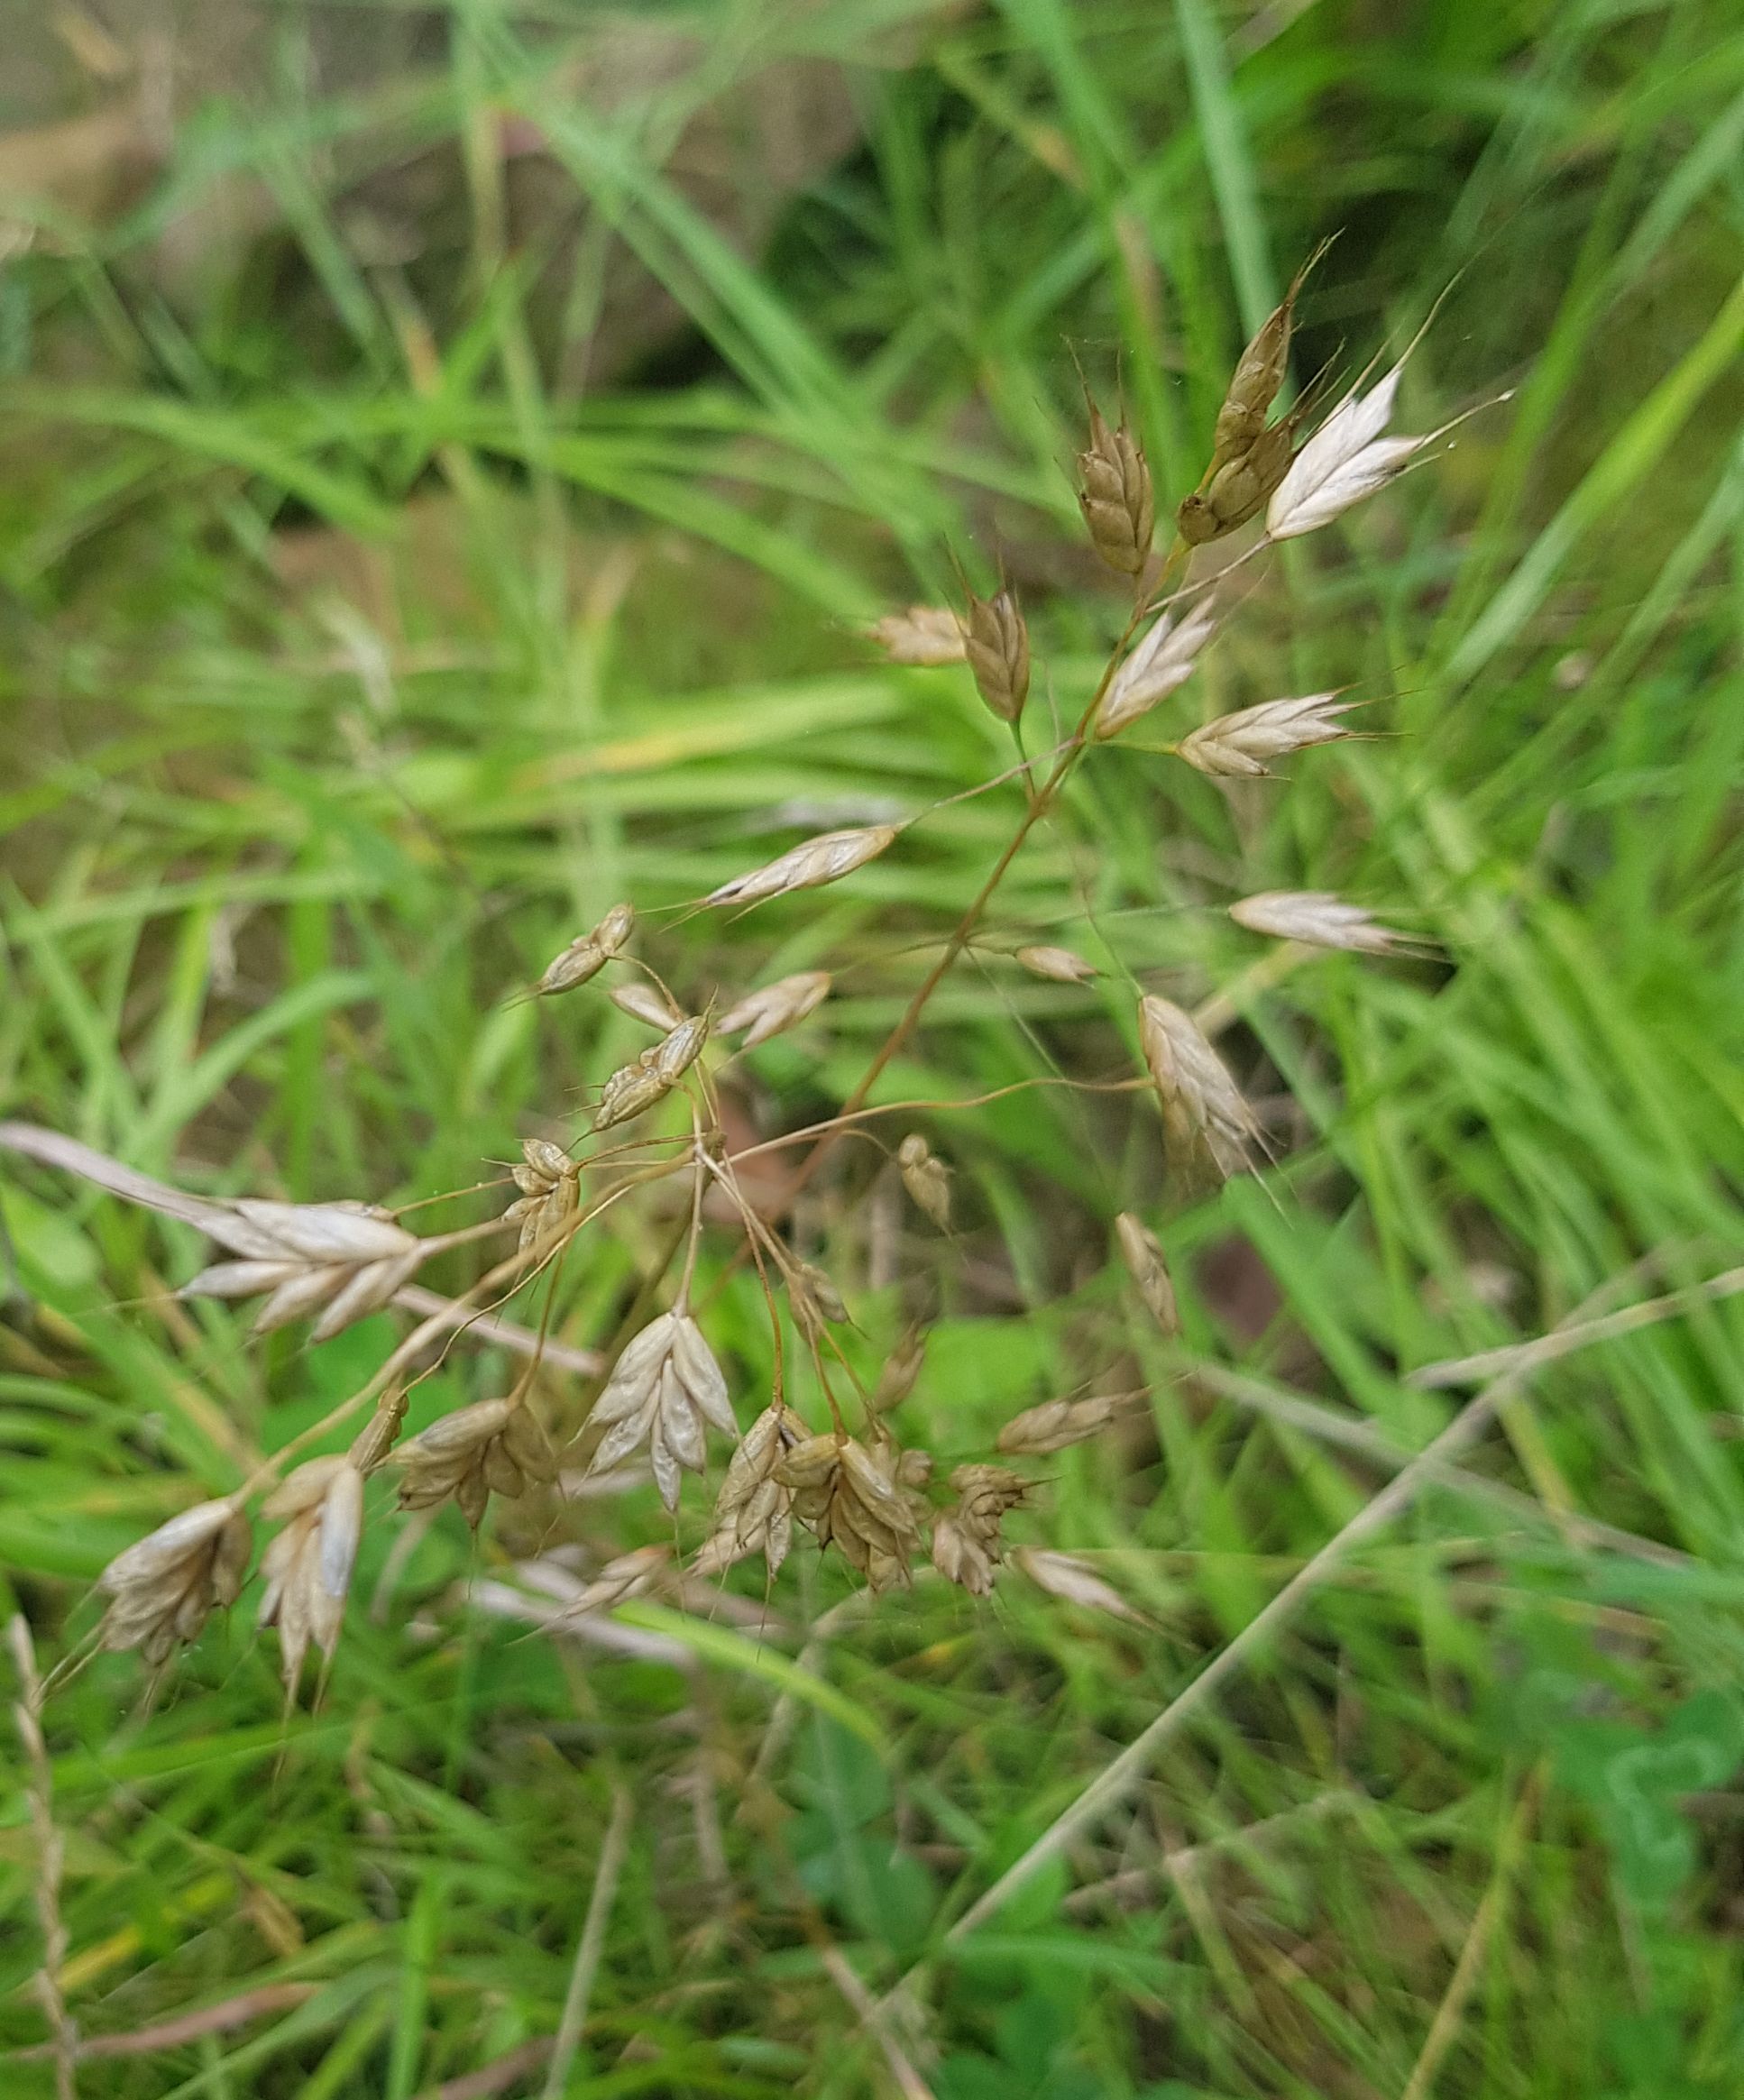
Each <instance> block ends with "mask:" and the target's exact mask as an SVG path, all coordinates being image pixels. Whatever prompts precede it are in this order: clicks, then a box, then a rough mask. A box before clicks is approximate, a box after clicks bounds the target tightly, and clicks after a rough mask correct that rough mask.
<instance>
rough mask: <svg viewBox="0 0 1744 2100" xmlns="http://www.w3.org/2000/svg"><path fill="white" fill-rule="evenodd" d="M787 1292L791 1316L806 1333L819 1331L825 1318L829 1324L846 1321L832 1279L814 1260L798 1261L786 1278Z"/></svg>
mask: <svg viewBox="0 0 1744 2100" xmlns="http://www.w3.org/2000/svg"><path fill="white" fill-rule="evenodd" d="M787 1295H788V1297H789V1298H791V1299H792V1301H793V1307H794V1318H795V1319H796V1320H797V1321H798V1322H799V1325H800V1326H801V1328H802V1329H803V1331H804V1332H805V1333H806V1334H818V1333H819V1332H820V1331H821V1329H822V1325H823V1324H824V1322H825V1321H828V1322H829V1324H830V1325H831V1326H835V1327H840V1326H843V1325H847V1324H848V1306H847V1303H846V1301H845V1300H844V1298H842V1295H841V1293H840V1291H839V1290H838V1289H837V1288H836V1286H835V1283H834V1281H833V1279H831V1277H830V1275H829V1274H828V1273H827V1272H826V1271H825V1270H822V1269H820V1268H819V1267H818V1265H817V1263H816V1262H815V1261H798V1262H795V1263H794V1270H793V1273H792V1274H791V1275H790V1276H789V1278H788V1279H787Z"/></svg>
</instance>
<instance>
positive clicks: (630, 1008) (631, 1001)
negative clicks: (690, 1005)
mask: <svg viewBox="0 0 1744 2100" xmlns="http://www.w3.org/2000/svg"><path fill="white" fill-rule="evenodd" d="M606 996H607V997H608V998H609V999H610V1001H611V1004H613V1005H614V1006H615V1007H617V1009H618V1011H619V1012H620V1013H628V1014H629V1017H630V1019H631V1020H632V1021H641V1022H646V1023H647V1026H648V1027H650V1028H658V1029H662V1030H664V1029H668V1028H673V1027H675V1026H676V1025H677V1023H678V1022H681V1021H682V1020H683V1019H684V1015H683V1014H682V1013H680V1012H679V1011H678V1009H677V1007H676V1006H675V1005H674V1004H673V1003H672V1001H671V1000H670V999H669V998H667V996H666V995H665V993H664V992H663V991H661V990H660V989H659V987H658V986H655V985H646V984H629V985H614V986H612V988H611V990H610V992H608V993H607V995H606Z"/></svg>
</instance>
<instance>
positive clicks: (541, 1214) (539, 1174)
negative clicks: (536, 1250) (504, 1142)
mask: <svg viewBox="0 0 1744 2100" xmlns="http://www.w3.org/2000/svg"><path fill="white" fill-rule="evenodd" d="M515 1186H516V1188H519V1190H520V1195H519V1197H518V1198H517V1199H516V1201H515V1202H513V1203H511V1204H510V1205H509V1208H508V1209H507V1210H506V1211H504V1212H503V1214H502V1215H503V1218H504V1220H505V1222H513V1223H518V1224H519V1226H520V1242H519V1244H520V1247H521V1249H522V1250H523V1252H524V1251H525V1250H526V1249H527V1248H528V1247H530V1246H532V1245H533V1243H535V1242H536V1241H537V1240H543V1239H545V1238H546V1237H547V1236H548V1235H549V1234H551V1233H555V1232H556V1231H557V1229H558V1228H559V1227H560V1226H561V1225H562V1224H563V1222H564V1220H565V1218H568V1217H573V1216H574V1214H575V1212H576V1211H577V1210H578V1209H579V1208H580V1206H581V1199H582V1190H581V1169H580V1168H579V1167H578V1166H577V1165H576V1163H575V1161H574V1160H572V1159H571V1158H570V1157H569V1154H568V1153H567V1152H565V1151H564V1149H563V1147H562V1146H561V1145H554V1144H553V1143H552V1142H550V1140H549V1139H548V1138H528V1140H527V1142H526V1143H525V1144H523V1145H522V1147H521V1164H520V1165H519V1167H517V1168H516V1169H515Z"/></svg>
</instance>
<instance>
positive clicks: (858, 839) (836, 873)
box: [702, 824, 897, 904]
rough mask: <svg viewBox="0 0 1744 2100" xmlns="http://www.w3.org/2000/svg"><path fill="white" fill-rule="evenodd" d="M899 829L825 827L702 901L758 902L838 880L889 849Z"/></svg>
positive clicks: (881, 826)
mask: <svg viewBox="0 0 1744 2100" xmlns="http://www.w3.org/2000/svg"><path fill="white" fill-rule="evenodd" d="M896 830H897V828H896V826H895V824H867V825H866V826H864V827H863V828H862V829H860V830H856V831H825V832H823V833H822V835H821V836H820V837H818V838H816V839H806V840H805V842H804V844H803V845H801V846H795V847H794V848H792V850H791V851H789V852H786V853H783V854H780V855H778V856H777V857H776V859H774V860H771V861H768V862H766V864H765V865H764V866H763V867H754V868H752V869H751V870H750V872H749V873H748V874H747V875H736V876H734V877H733V879H732V880H731V882H725V883H722V884H721V886H720V888H719V889H716V890H711V891H710V892H709V894H708V895H707V896H706V897H704V898H703V900H702V902H703V903H705V904H757V903H762V902H763V900H764V899H765V898H766V897H785V895H786V894H788V893H789V891H791V890H812V889H817V888H818V887H819V886H820V885H822V884H824V883H832V882H838V881H840V878H841V877H842V876H845V875H851V874H852V873H853V872H854V870H855V869H856V868H857V867H864V866H865V865H866V863H867V861H868V860H876V859H877V857H878V855H879V854H881V853H883V852H885V851H886V850H887V848H889V847H890V846H891V845H892V844H894V842H895V838H896Z"/></svg>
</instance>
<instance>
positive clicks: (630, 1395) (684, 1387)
mask: <svg viewBox="0 0 1744 2100" xmlns="http://www.w3.org/2000/svg"><path fill="white" fill-rule="evenodd" d="M588 1421H589V1425H590V1426H592V1427H594V1428H598V1429H603V1430H604V1431H605V1435H603V1436H602V1437H601V1440H600V1443H599V1444H598V1446H597V1448H596V1449H595V1451H594V1453H593V1456H592V1460H591V1461H590V1462H589V1464H588V1469H587V1470H588V1472H590V1473H600V1472H607V1471H608V1470H609V1469H610V1467H612V1466H614V1465H620V1464H621V1463H623V1461H624V1460H625V1459H627V1458H628V1457H629V1455H630V1453H632V1452H633V1451H637V1450H639V1449H640V1448H641V1447H642V1446H643V1445H646V1446H647V1453H648V1466H649V1470H650V1471H651V1472H652V1473H653V1475H654V1484H655V1486H656V1488H658V1490H660V1499H661V1500H662V1501H663V1502H664V1503H665V1506H666V1508H667V1509H676V1508H677V1506H678V1488H679V1480H680V1475H681V1472H697V1473H700V1472H702V1467H703V1463H704V1450H703V1446H704V1440H705V1436H706V1430H707V1426H712V1427H714V1428H716V1429H718V1430H720V1431H721V1434H722V1435H726V1436H730V1437H734V1438H737V1436H738V1435H739V1424H738V1422H737V1421H736V1420H735V1419H734V1416H733V1410H732V1402H731V1400H730V1398H729V1397H728V1392H727V1381H726V1380H725V1378H724V1377H723V1376H722V1375H721V1366H720V1365H719V1364H718V1363H717V1362H715V1360H714V1355H713V1353H712V1351H711V1349H710V1347H709V1345H708V1343H706V1342H705V1341H704V1340H703V1339H702V1329H701V1328H700V1327H698V1325H697V1324H696V1322H695V1321H694V1320H693V1319H692V1318H691V1316H690V1315H689V1314H688V1313H684V1312H676V1311H675V1312H668V1313H662V1314H660V1315H659V1316H658V1317H657V1318H656V1319H654V1320H651V1321H650V1322H649V1323H648V1325H647V1326H646V1327H644V1328H643V1329H642V1331H641V1333H640V1334H638V1335H637V1336H636V1337H635V1339H634V1340H633V1341H631V1342H630V1343H629V1345H628V1346H627V1347H626V1348H625V1349H624V1351H623V1353H622V1354H621V1355H620V1357H619V1359H618V1361H617V1362H616V1364H615V1365H614V1366H613V1367H612V1372H611V1376H610V1379H608V1380H607V1381H606V1385H605V1389H604V1390H603V1391H602V1392H601V1395H600V1397H599V1398H598V1399H597V1400H596V1401H595V1402H594V1403H593V1411H592V1414H591V1415H590V1416H589V1417H588Z"/></svg>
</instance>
